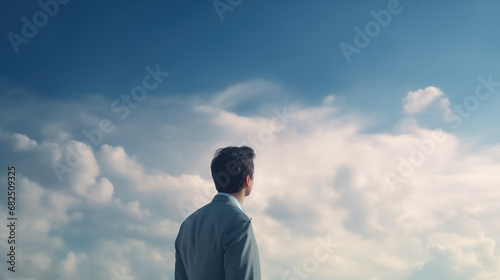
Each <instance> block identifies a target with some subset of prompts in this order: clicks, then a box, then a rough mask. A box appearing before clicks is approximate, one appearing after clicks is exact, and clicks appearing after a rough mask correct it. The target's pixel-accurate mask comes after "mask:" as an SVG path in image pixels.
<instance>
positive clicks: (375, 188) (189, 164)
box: [0, 80, 500, 280]
mask: <svg viewBox="0 0 500 280" xmlns="http://www.w3.org/2000/svg"><path fill="white" fill-rule="evenodd" d="M19 94H22V93H19ZM24 94H25V97H26V98H25V101H24V103H23V104H22V105H16V103H15V102H14V101H12V100H13V99H12V98H13V97H12V96H14V94H12V93H11V94H5V96H6V98H5V100H6V102H5V103H3V104H2V105H0V106H1V109H2V110H1V112H0V116H1V119H2V126H1V127H0V143H1V144H2V149H1V153H2V157H1V161H2V164H3V166H8V165H16V167H17V168H18V170H19V173H18V186H19V189H18V191H19V194H18V195H19V197H18V200H19V205H22V206H23V207H20V208H19V213H18V215H19V217H20V222H19V228H18V233H19V236H20V237H19V240H20V241H19V243H20V244H19V245H18V258H19V264H18V265H19V266H18V272H16V277H22V278H23V279H37V280H38V279H82V278H83V279H114V278H113V277H115V278H116V275H118V274H121V273H123V274H130V275H133V276H135V279H171V280H172V279H173V267H174V252H173V241H174V239H175V236H176V234H177V230H178V228H179V225H180V223H181V222H182V220H183V219H184V218H185V217H186V216H187V215H188V214H189V213H191V212H192V211H194V210H195V209H197V208H198V207H200V206H202V205H204V204H206V203H208V202H210V200H211V198H212V196H213V195H214V194H215V189H214V187H213V183H212V181H211V177H210V173H209V162H210V160H211V158H212V154H213V152H214V151H215V149H217V148H219V147H223V146H227V145H240V144H243V143H245V144H248V145H251V146H253V147H254V149H255V150H256V153H257V158H256V160H255V165H256V170H255V188H254V191H253V192H252V195H251V196H249V197H247V198H246V199H245V203H244V208H245V211H246V212H247V213H248V214H249V216H251V217H252V218H253V221H252V222H253V226H254V230H255V234H256V237H257V241H258V244H259V250H260V254H261V263H262V272H263V275H264V279H273V280H277V279H305V277H309V278H311V279H320V280H323V279H324V280H326V279H328V280H330V279H360V280H361V279H363V280H365V279H370V280H382V279H384V280H386V279H387V280H391V279H394V280H396V279H408V280H416V279H468V280H469V279H478V280H479V279H496V277H497V276H498V275H500V249H499V246H498V245H496V242H497V241H498V236H500V223H499V222H498V219H497V216H498V215H497V214H498V213H499V211H500V204H499V202H498V201H500V189H499V187H498V186H500V177H499V176H498V175H497V173H498V170H499V168H500V145H496V146H492V147H487V148H480V149H478V148H477V147H473V146H472V145H471V144H470V143H469V142H468V141H465V140H464V139H460V138H457V136H456V135H454V134H451V133H446V132H440V131H433V130H429V129H426V128H423V127H420V126H419V125H418V122H417V120H416V119H414V118H413V115H414V114H415V113H418V112H421V111H422V110H423V109H425V107H428V106H429V104H431V103H432V102H433V101H434V100H436V99H437V98H445V97H444V94H443V93H442V92H440V91H439V89H436V88H433V87H428V88H426V89H421V90H417V91H415V92H413V93H412V92H410V93H409V94H408V96H407V97H406V98H405V99H404V102H405V103H404V110H405V112H406V113H408V114H409V115H412V116H410V117H408V116H402V119H401V123H400V124H404V126H405V128H404V131H403V130H398V129H395V130H394V131H393V132H391V133H366V132H364V129H365V128H366V126H367V124H368V123H371V122H373V120H366V119H364V118H363V116H359V115H353V114H350V113H349V112H345V111H342V110H341V109H340V108H339V107H338V106H337V105H336V98H335V97H334V96H333V95H330V96H327V97H325V99H324V102H323V103H322V104H318V105H317V106H312V107H307V106H303V105H300V104H297V103H287V102H286V101H283V100H286V98H285V99H283V98H281V97H283V96H286V92H285V91H284V90H283V89H282V87H280V86H279V85H276V84H274V83H272V82H269V81H261V80H256V81H250V82H247V83H242V84H238V85H234V86H231V87H229V88H228V89H226V90H224V91H221V92H220V93H217V94H214V95H203V94H199V95H192V96H189V97H155V96H149V97H148V98H147V99H146V100H145V101H144V102H141V103H139V104H138V106H137V107H136V108H134V109H131V113H130V116H128V117H127V118H125V119H123V120H120V119H119V118H117V116H116V115H113V113H112V112H111V111H110V109H109V106H110V104H111V102H112V100H107V99H104V98H101V97H98V96H88V97H85V98H82V99H81V100H78V102H77V101H53V100H45V99H43V98H41V97H35V96H33V95H30V94H26V93H24ZM278 97H279V98H278ZM403 97H404V96H403V95H402V98H403ZM241 100H244V102H242V101H241ZM258 100H260V101H258ZM280 100H281V101H280ZM20 108H22V110H23V111H22V113H20V112H19V111H18V110H19V109H20ZM245 109H246V110H245ZM395 109H398V108H395ZM236 112H240V113H236ZM13 116H15V117H13ZM103 118H107V119H109V120H110V121H111V122H112V125H113V126H114V130H113V132H111V133H103V134H102V139H101V140H100V141H96V142H98V143H97V145H95V144H93V142H92V141H91V140H89V139H87V138H86V137H85V134H84V133H82V130H85V131H87V132H88V133H92V131H94V130H93V129H96V128H98V127H99V122H100V121H101V120H102V119H103ZM94 132H95V131H94ZM97 135H98V134H94V136H95V138H94V140H96V139H97V140H98V138H99V137H97ZM436 135H437V136H436ZM75 151H76V152H77V153H76V154H75ZM54 164H61V165H63V166H65V167H66V168H68V169H64V170H65V172H63V173H62V174H61V173H60V174H59V175H61V177H62V179H63V180H62V181H60V180H59V179H58V176H57V175H56V173H55V172H54V169H53V166H54ZM59 170H61V169H59ZM5 173H6V172H5ZM5 175H6V174H2V180H3V181H4V182H5V181H6V178H5ZM0 207H2V209H6V207H7V206H6V205H5V201H4V200H2V201H1V202H0ZM2 213H4V212H3V211H2ZM2 215H4V214H2ZM0 218H2V219H5V217H4V216H2V217H0ZM332 243H335V246H333V245H331V244H332ZM325 244H327V245H325ZM328 244H330V245H328ZM0 248H1V251H2V252H5V251H6V250H7V248H6V244H5V242H2V243H0ZM317 248H320V249H317ZM0 275H1V278H2V279H14V278H13V277H12V275H11V273H8V272H7V271H6V270H2V271H0ZM16 279H19V278H16Z"/></svg>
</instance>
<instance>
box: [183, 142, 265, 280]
mask: <svg viewBox="0 0 500 280" xmlns="http://www.w3.org/2000/svg"><path fill="white" fill-rule="evenodd" d="M254 157H255V153H254V151H253V149H252V148H250V147H247V146H242V147H226V148H223V149H218V150H217V151H216V152H215V155H214V159H213V160H212V164H211V166H210V168H211V170H212V178H213V179H214V183H215V188H216V189H217V191H218V193H217V194H216V195H215V197H214V198H213V200H212V202H210V203H209V204H207V205H205V206H203V207H202V208H200V209H198V210H197V211H196V212H194V213H193V214H191V215H190V216H189V217H188V218H187V219H186V220H185V221H184V222H183V223H182V225H181V227H180V229H179V234H178V235H177V238H176V240H175V280H260V261H259V251H258V248H257V242H256V240H255V237H254V233H253V228H252V224H251V222H250V218H248V216H247V215H246V214H245V211H244V210H243V207H242V205H243V199H244V198H245V197H246V196H248V195H250V193H251V192H252V187H253V171H254V165H253V159H254Z"/></svg>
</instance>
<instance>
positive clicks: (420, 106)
mask: <svg viewBox="0 0 500 280" xmlns="http://www.w3.org/2000/svg"><path fill="white" fill-rule="evenodd" d="M443 96H444V93H443V92H442V91H441V90H440V89H439V88H436V87H426V88H425V89H419V90H417V91H409V92H408V95H407V96H406V97H405V98H404V99H403V109H404V111H405V113H407V114H415V113H419V112H421V111H423V110H424V109H425V108H427V107H428V106H429V105H431V104H432V103H433V102H434V101H435V100H438V99H439V106H440V107H442V108H443V109H446V108H448V107H449V106H450V102H449V100H448V98H446V97H443ZM440 97H441V98H440Z"/></svg>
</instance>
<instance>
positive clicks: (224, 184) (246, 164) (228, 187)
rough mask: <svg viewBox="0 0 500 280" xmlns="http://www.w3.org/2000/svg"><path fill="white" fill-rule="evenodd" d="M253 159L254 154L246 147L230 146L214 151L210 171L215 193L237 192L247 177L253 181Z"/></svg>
mask: <svg viewBox="0 0 500 280" xmlns="http://www.w3.org/2000/svg"><path fill="white" fill-rule="evenodd" d="M254 158H255V152H254V151H253V149H252V148H250V147H247V146H241V147H234V146H230V147H226V148H220V149H218V150H217V151H215V154H214V159H213V160H212V164H211V165H210V169H211V170H212V178H213V179H214V183H215V188H216V189H217V191H218V192H224V193H236V192H239V191H240V190H241V188H243V184H244V183H245V180H246V178H247V176H250V179H253V159H254Z"/></svg>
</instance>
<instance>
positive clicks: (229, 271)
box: [223, 219, 261, 280]
mask: <svg viewBox="0 0 500 280" xmlns="http://www.w3.org/2000/svg"><path fill="white" fill-rule="evenodd" d="M223 238H224V239H223V242H224V270H225V274H226V277H225V278H226V279H238V280H260V279H261V275H260V260H259V250H258V247H257V241H256V240H255V236H254V233H253V228H252V223H251V222H250V220H247V219H237V221H235V222H233V223H232V224H230V225H229V226H228V228H227V229H226V231H225V233H224V237H223Z"/></svg>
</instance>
